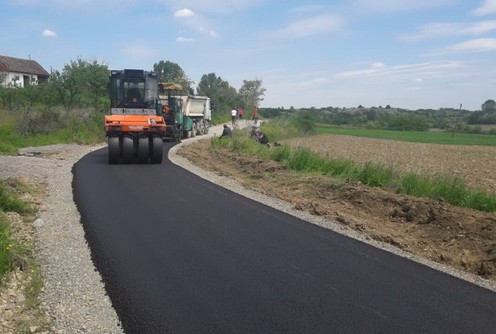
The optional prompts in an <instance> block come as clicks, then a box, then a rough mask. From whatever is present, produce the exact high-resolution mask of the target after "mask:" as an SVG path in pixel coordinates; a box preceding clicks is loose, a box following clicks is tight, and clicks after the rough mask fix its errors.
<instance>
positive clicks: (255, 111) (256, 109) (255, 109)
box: [252, 106, 258, 119]
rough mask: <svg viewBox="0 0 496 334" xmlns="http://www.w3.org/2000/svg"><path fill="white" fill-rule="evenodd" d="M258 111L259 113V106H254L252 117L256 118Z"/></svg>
mask: <svg viewBox="0 0 496 334" xmlns="http://www.w3.org/2000/svg"><path fill="white" fill-rule="evenodd" d="M257 113H258V108H257V106H254V107H253V117H252V119H256V118H257Z"/></svg>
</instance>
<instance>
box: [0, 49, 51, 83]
mask: <svg viewBox="0 0 496 334" xmlns="http://www.w3.org/2000/svg"><path fill="white" fill-rule="evenodd" d="M49 76H50V74H49V73H48V72H47V71H46V70H45V69H44V68H43V67H42V66H41V65H40V64H38V63H37V62H36V61H34V60H31V59H20V58H13V57H7V56H0V85H3V86H10V85H17V87H25V86H28V85H31V84H37V83H39V82H47V81H48V77H49Z"/></svg>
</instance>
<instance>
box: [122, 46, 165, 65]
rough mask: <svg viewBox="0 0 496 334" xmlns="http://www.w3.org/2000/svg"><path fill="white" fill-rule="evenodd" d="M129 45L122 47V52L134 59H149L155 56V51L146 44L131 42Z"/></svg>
mask: <svg viewBox="0 0 496 334" xmlns="http://www.w3.org/2000/svg"><path fill="white" fill-rule="evenodd" d="M131 45H132V46H128V47H126V48H124V49H123V50H122V52H123V53H124V54H125V55H127V56H129V57H130V58H132V59H134V60H140V61H143V60H150V59H153V58H155V57H156V56H157V52H156V51H155V50H154V49H151V48H149V47H148V46H145V45H138V44H133V43H131Z"/></svg>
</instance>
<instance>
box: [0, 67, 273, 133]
mask: <svg viewBox="0 0 496 334" xmlns="http://www.w3.org/2000/svg"><path fill="white" fill-rule="evenodd" d="M145 70H146V69H145ZM149 70H151V71H153V72H155V73H156V74H157V76H158V79H159V81H160V82H175V83H179V84H181V85H182V87H183V91H184V92H185V93H187V94H194V93H196V94H198V95H206V96H208V97H210V99H211V102H212V105H213V110H212V115H213V118H214V119H215V118H217V119H219V118H222V117H227V116H228V115H230V111H231V110H232V109H233V108H236V107H239V108H245V109H252V108H254V107H258V106H259V104H260V102H261V101H262V100H263V97H264V95H265V91H266V90H265V88H263V87H262V80H261V79H254V80H243V85H242V86H241V87H240V89H236V88H234V87H233V86H231V85H230V84H229V82H228V81H226V80H224V79H222V78H221V77H219V76H217V75H216V74H215V73H208V74H204V75H203V76H202V77H201V80H200V82H199V83H198V85H197V86H196V89H195V88H194V82H193V81H192V80H191V79H189V77H188V76H187V74H186V73H185V72H184V70H183V69H182V68H181V67H180V66H179V65H178V64H176V63H174V62H171V61H164V60H161V61H159V62H157V63H155V64H154V65H153V68H152V69H149ZM109 75H110V69H109V68H108V65H106V64H103V63H99V62H98V61H96V60H94V61H89V60H83V59H77V60H73V61H70V62H69V63H67V64H65V65H64V67H63V69H62V70H61V71H58V70H51V73H50V77H49V79H48V82H46V83H43V84H41V83H40V84H37V85H29V86H26V87H21V86H20V85H17V84H16V82H14V83H12V84H9V85H8V86H7V87H4V86H1V85H0V108H1V109H2V110H5V111H7V112H11V113H12V114H15V115H17V116H18V118H19V119H22V121H19V122H20V123H24V124H22V125H20V126H19V127H18V130H20V131H21V132H25V133H43V132H50V131H53V130H54V128H57V125H56V123H59V126H58V127H61V126H64V120H67V119H69V118H70V119H72V120H74V117H75V116H76V118H77V120H76V121H78V122H80V121H87V120H88V118H91V117H93V116H92V114H93V113H95V112H96V113H98V114H102V113H107V112H108V110H109V108H110V101H109V95H108V89H107V84H108V79H109ZM96 118H98V119H100V121H101V119H103V118H102V117H101V115H98V116H96ZM27 124H31V126H27Z"/></svg>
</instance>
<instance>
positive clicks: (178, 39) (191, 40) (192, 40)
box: [176, 37, 195, 43]
mask: <svg viewBox="0 0 496 334" xmlns="http://www.w3.org/2000/svg"><path fill="white" fill-rule="evenodd" d="M194 41H195V39H194V38H188V37H178V38H176V42H177V43H189V42H194Z"/></svg>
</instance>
